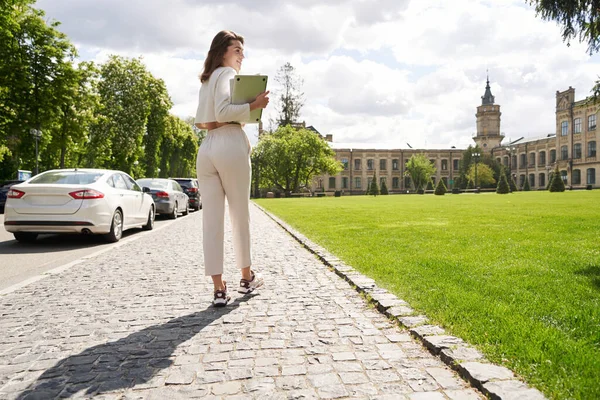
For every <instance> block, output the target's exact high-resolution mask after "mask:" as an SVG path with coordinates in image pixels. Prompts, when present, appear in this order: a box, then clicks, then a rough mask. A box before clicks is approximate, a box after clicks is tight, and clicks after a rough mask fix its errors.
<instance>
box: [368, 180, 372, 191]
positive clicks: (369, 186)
mask: <svg viewBox="0 0 600 400" xmlns="http://www.w3.org/2000/svg"><path fill="white" fill-rule="evenodd" d="M372 183H373V178H367V190H369V189H371V184H372Z"/></svg>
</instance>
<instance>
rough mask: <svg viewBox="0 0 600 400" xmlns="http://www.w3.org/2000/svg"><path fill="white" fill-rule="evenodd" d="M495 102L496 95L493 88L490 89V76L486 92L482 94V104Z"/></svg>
mask: <svg viewBox="0 0 600 400" xmlns="http://www.w3.org/2000/svg"><path fill="white" fill-rule="evenodd" d="M487 104H494V96H493V95H492V90H491V89H490V78H489V77H488V78H487V81H486V85H485V94H484V95H483V96H481V105H482V106H484V105H487Z"/></svg>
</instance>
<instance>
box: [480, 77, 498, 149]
mask: <svg viewBox="0 0 600 400" xmlns="http://www.w3.org/2000/svg"><path fill="white" fill-rule="evenodd" d="M500 115H502V113H501V112H500V106H499V105H497V104H494V96H493V95H492V91H491V89H490V79H489V77H488V78H487V84H486V86H485V93H484V95H483V96H481V105H480V106H479V107H477V114H475V116H476V117H477V134H476V135H475V137H473V140H474V141H475V143H476V144H477V145H478V146H479V148H480V149H481V150H482V151H483V152H485V153H489V152H490V151H491V149H493V148H494V147H496V146H500V143H502V139H504V135H502V134H501V133H500Z"/></svg>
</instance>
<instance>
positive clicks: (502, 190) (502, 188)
mask: <svg viewBox="0 0 600 400" xmlns="http://www.w3.org/2000/svg"><path fill="white" fill-rule="evenodd" d="M509 192H510V187H509V186H508V180H507V179H506V173H505V172H504V170H502V172H501V173H500V179H499V180H498V187H496V193H498V194H507V193H509Z"/></svg>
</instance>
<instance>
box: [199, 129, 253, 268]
mask: <svg viewBox="0 0 600 400" xmlns="http://www.w3.org/2000/svg"><path fill="white" fill-rule="evenodd" d="M250 150H251V147H250V142H249V141H248V137H247V136H246V133H245V132H244V131H243V130H242V127H241V126H239V125H225V126H223V127H221V128H217V129H214V130H211V131H208V134H207V135H206V138H205V139H204V140H203V141H202V144H201V145H200V148H199V149H198V157H197V158H196V171H197V173H198V184H199V189H200V195H201V196H202V237H203V249H204V272H205V275H206V276H209V275H220V274H222V273H223V244H224V230H225V228H224V224H225V197H227V202H228V204H229V216H230V218H231V225H232V229H233V248H234V251H235V258H236V264H237V266H238V268H245V267H249V266H250V264H251V257H250V209H249V208H250V180H251V175H252V168H251V165H250Z"/></svg>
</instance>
